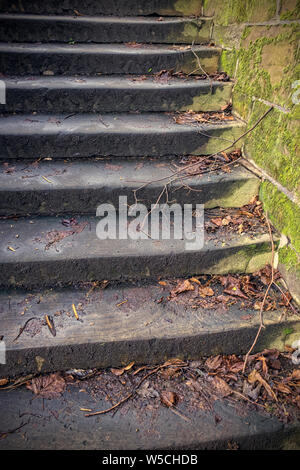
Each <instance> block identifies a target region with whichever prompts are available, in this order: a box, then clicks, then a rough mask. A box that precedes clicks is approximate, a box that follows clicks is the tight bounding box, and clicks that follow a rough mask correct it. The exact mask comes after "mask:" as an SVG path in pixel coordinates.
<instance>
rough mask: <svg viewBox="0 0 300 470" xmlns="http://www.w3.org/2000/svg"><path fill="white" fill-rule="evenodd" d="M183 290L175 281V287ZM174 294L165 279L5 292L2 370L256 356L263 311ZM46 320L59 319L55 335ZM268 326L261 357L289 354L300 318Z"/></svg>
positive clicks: (14, 372)
mask: <svg viewBox="0 0 300 470" xmlns="http://www.w3.org/2000/svg"><path fill="white" fill-rule="evenodd" d="M162 279H164V278H162ZM202 282H203V281H202ZM175 285H176V282H173V286H172V287H173V288H174V286H175ZM195 286H196V284H195ZM210 286H211V288H213V291H214V293H215V296H217V295H219V294H221V292H222V290H221V288H220V284H218V286H219V287H217V283H216V282H215V283H214V282H212V283H211V284H210ZM196 288H197V286H196V287H195V289H196ZM218 289H219V291H218ZM195 293H196V290H195ZM169 294H170V287H163V286H161V285H159V284H158V282H157V281H156V282H154V283H138V284H129V285H122V284H121V285H120V284H119V285H113V284H112V285H111V286H110V285H108V286H107V287H106V288H105V289H103V287H101V285H99V286H98V287H94V288H93V287H92V288H91V284H89V285H85V286H80V287H78V288H76V289H74V288H73V289H72V288H63V289H57V288H56V289H55V288H53V289H50V290H49V289H48V290H44V289H40V290H30V291H21V290H8V291H6V292H5V291H2V293H1V294H0V303H1V330H0V333H1V335H2V336H4V341H5V345H6V364H1V365H0V377H8V376H9V377H16V376H20V375H23V376H26V375H28V374H38V373H47V372H55V371H57V370H68V369H73V368H76V369H78V368H79V369H91V368H94V367H97V368H106V367H119V366H122V365H126V364H128V363H129V362H131V361H135V364H136V365H140V364H157V363H161V362H163V361H165V360H166V359H167V358H171V357H179V358H181V359H184V360H186V359H190V358H193V360H196V359H199V358H200V357H203V356H209V355H211V354H213V355H215V354H246V353H247V352H248V350H249V349H250V347H251V345H252V342H253V339H254V337H255V335H256V332H257V328H258V325H259V321H260V320H259V311H257V310H254V309H253V307H251V306H247V307H245V305H244V307H243V306H242V303H243V302H244V304H245V301H244V300H243V299H239V300H238V301H237V303H236V304H234V302H232V301H231V303H230V307H227V308H226V307H225V306H224V304H222V303H219V304H217V303H216V305H215V307H205V303H206V304H207V302H208V300H211V298H208V297H207V298H206V299H202V300H203V306H201V305H197V300H198V299H199V296H198V297H197V296H195V297H194V300H191V299H192V298H191V296H190V297H189V300H187V297H188V295H189V293H186V294H180V295H179V296H178V297H177V298H175V299H173V300H168V296H169ZM192 294H193V293H192ZM192 294H191V295H192ZM185 295H186V297H184V296H185ZM242 301H243V302H242ZM193 304H196V305H193ZM232 304H233V305H232ZM250 304H251V302H250ZM72 305H74V306H75V310H76V313H77V316H78V320H77V319H76V317H75V314H74V311H73V307H72ZM45 315H48V317H49V316H50V317H52V319H53V322H54V328H55V332H56V335H55V336H53V335H52V334H51V332H50V330H49V328H48V326H47V324H46V320H45ZM30 319H32V320H30ZM283 319H284V320H283ZM29 320H30V321H29ZM26 322H28V323H27V327H26V328H25V330H24V331H23V333H22V334H21V335H20V336H19V337H18V338H17V336H18V334H19V332H20V328H21V327H22V326H24V325H25V323H26ZM264 324H265V325H266V328H265V329H264V330H263V331H262V332H261V335H260V336H259V340H258V342H257V344H256V346H255V351H261V350H262V349H264V348H269V347H272V346H274V344H276V347H278V348H280V349H282V350H283V349H284V335H283V333H282V332H283V331H284V329H286V328H289V329H290V330H294V331H299V325H300V322H299V316H295V315H288V316H286V315H284V310H283V309H282V310H281V309H280V308H279V309H278V310H276V311H271V312H264ZM296 336H297V333H295V337H296ZM16 338H17V339H16ZM289 340H290V338H289ZM0 393H1V392H0Z"/></svg>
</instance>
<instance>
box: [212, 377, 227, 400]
mask: <svg viewBox="0 0 300 470" xmlns="http://www.w3.org/2000/svg"><path fill="white" fill-rule="evenodd" d="M211 383H212V385H213V386H214V388H215V389H216V391H217V394H218V395H220V396H221V397H227V396H229V395H231V394H232V390H231V388H230V387H229V385H228V384H227V383H226V382H225V380H223V379H221V378H220V377H217V376H215V377H213V379H212V381H211Z"/></svg>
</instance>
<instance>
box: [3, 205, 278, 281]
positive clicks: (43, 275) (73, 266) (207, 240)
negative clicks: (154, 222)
mask: <svg viewBox="0 0 300 470" xmlns="http://www.w3.org/2000/svg"><path fill="white" fill-rule="evenodd" d="M102 202H106V201H101V203H102ZM117 209H118V207H117ZM214 216H216V214H215V212H214ZM63 220H65V217H63V218H62V217H54V216H52V217H46V216H45V217H37V218H34V217H30V218H29V217H25V218H18V219H17V220H11V219H4V220H2V221H1V222H0V235H1V245H2V246H1V251H0V263H1V265H2V270H1V272H0V284H1V285H3V286H49V285H58V284H64V285H66V284H68V283H72V284H76V283H78V282H81V281H92V280H100V279H102V280H103V279H110V280H121V279H123V280H125V279H127V280H128V279H146V278H149V279H154V278H157V277H158V276H169V277H172V276H186V275H192V274H224V273H228V272H235V273H241V272H243V273H250V272H253V271H257V270H259V269H261V268H262V267H263V266H264V265H265V264H266V263H267V262H269V261H270V258H271V248H270V237H269V234H268V233H266V228H265V227H263V226H261V225H259V224H258V225H257V224H256V225H253V227H252V229H251V230H250V231H248V232H247V233H244V234H242V235H241V234H239V233H237V232H234V231H232V230H230V229H229V230H225V232H224V233H222V236H220V235H219V234H218V232H213V233H210V231H209V233H208V232H205V231H204V246H203V247H202V248H201V249H200V245H199V243H200V242H199V238H200V231H199V230H198V232H197V233H198V238H197V240H198V242H197V244H196V246H195V244H188V243H189V242H188V241H187V240H184V239H174V238H173V236H172V235H171V237H170V239H158V238H156V236H154V238H151V239H149V238H144V239H140V240H135V239H132V238H129V237H128V238H127V239H126V236H127V231H126V228H127V223H126V221H125V227H124V230H122V232H121V233H122V236H123V237H124V239H119V238H116V239H105V240H103V239H99V238H97V234H96V228H97V224H98V222H99V221H100V218H99V217H96V216H79V217H77V216H76V227H74V226H69V227H66V226H65V225H64V224H63V223H62V221H63ZM143 220H144V217H143ZM117 224H118V218H117ZM149 225H150V224H149ZM172 227H173V225H172V219H171V230H172ZM190 230H191V229H189V233H190ZM145 231H147V228H146V225H144V230H143V232H145ZM117 234H118V229H117ZM190 236H191V235H190ZM274 239H275V237H274ZM276 243H277V241H276Z"/></svg>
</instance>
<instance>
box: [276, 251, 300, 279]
mask: <svg viewBox="0 0 300 470" xmlns="http://www.w3.org/2000/svg"><path fill="white" fill-rule="evenodd" d="M278 254H279V263H281V264H284V265H285V267H286V269H287V270H288V271H294V272H295V271H296V272H297V273H298V277H299V279H300V257H299V256H298V255H297V253H296V251H295V250H293V248H290V247H289V246H284V247H283V248H280V250H279V252H278Z"/></svg>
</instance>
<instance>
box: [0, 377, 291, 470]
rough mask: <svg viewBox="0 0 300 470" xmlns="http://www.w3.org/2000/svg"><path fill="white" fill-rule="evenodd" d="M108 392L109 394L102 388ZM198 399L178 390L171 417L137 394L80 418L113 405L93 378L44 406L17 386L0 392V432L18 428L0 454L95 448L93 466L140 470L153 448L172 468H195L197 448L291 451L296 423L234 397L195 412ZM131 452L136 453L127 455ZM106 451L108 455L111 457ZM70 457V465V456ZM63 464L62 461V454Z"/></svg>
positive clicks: (2, 443) (5, 440) (4, 441)
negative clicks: (115, 465)
mask: <svg viewBox="0 0 300 470" xmlns="http://www.w3.org/2000/svg"><path fill="white" fill-rule="evenodd" d="M116 381H118V379H117V378H115V379H114V380H112V382H113V383H115V382H116ZM97 385H98V386H97ZM163 385H164V386H165V387H169V388H170V387H172V386H173V383H172V382H171V383H170V381H163ZM93 386H94V388H93ZM116 388H117V389H119V388H120V386H119V387H116ZM149 388H150V387H149ZM105 389H106V387H105ZM107 389H109V384H108V385H107ZM124 389H125V387H124ZM108 393H109V395H110V394H111V391H110V389H109V392H108ZM121 393H122V396H125V395H126V393H128V392H126V389H125V390H121ZM120 395H121V394H120ZM190 395H191V396H190ZM198 397H199V393H198V394H197V393H194V394H192V393H191V391H190V389H189V387H187V386H186V395H185V397H184V400H183V402H181V403H179V404H178V405H177V406H176V409H177V411H178V413H179V416H178V414H175V412H172V410H170V409H168V408H167V407H166V406H164V405H163V404H161V403H159V399H156V400H155V399H153V398H150V399H149V398H148V399H147V398H146V399H143V398H141V397H140V396H137V398H135V399H133V400H131V401H128V402H127V403H125V405H122V406H120V407H119V408H118V409H116V410H115V411H114V412H112V413H107V414H103V415H102V416H95V417H90V418H88V417H86V416H85V414H87V412H86V411H82V410H84V409H92V410H95V411H98V410H105V409H107V408H108V407H109V406H111V404H112V403H113V404H114V402H112V400H111V399H110V401H108V398H105V397H104V396H103V393H101V391H100V392H99V382H98V384H97V383H95V380H94V381H92V382H91V383H89V382H80V383H78V384H77V385H73V384H70V385H68V386H67V390H66V391H65V392H64V393H63V395H62V396H61V397H59V398H55V399H52V400H44V401H43V400H42V399H41V398H37V399H33V398H36V396H34V395H33V393H32V391H30V390H27V389H26V387H25V386H23V387H21V388H18V389H16V390H11V391H8V390H3V391H0V406H1V431H2V432H3V433H4V432H5V431H11V430H14V429H18V428H19V427H20V426H22V428H20V429H19V430H17V431H16V432H10V433H8V434H6V435H5V438H3V439H1V440H0V449H1V450H4V451H7V450H21V449H24V450H25V449H26V450H29V449H32V450H46V449H47V450H50V449H51V450H73V451H76V450H95V451H96V452H97V460H98V461H99V462H100V464H101V463H102V462H103V465H104V464H106V463H107V460H108V459H110V458H114V459H116V458H118V459H120V458H122V459H125V458H126V459H129V458H131V459H132V460H133V461H134V463H133V464H132V463H130V464H129V463H128V465H127V462H126V461H125V462H126V463H125V464H124V465H126V466H132V467H133V466H134V467H135V468H138V467H139V465H141V464H140V463H139V462H140V460H142V461H143V465H145V463H146V462H147V455H148V458H149V457H158V455H153V452H154V451H155V450H159V454H160V455H161V454H163V458H164V457H166V454H164V453H163V451H164V450H165V451H166V450H168V456H167V458H166V460H167V462H168V463H171V462H172V459H173V457H174V462H176V463H177V464H178V462H179V459H180V458H181V456H182V455H185V456H186V457H185V459H183V458H182V462H184V464H187V459H189V462H190V461H191V460H190V459H191V455H194V460H193V463H194V464H195V463H197V462H198V464H199V461H200V459H201V458H202V456H201V455H200V453H199V451H200V450H229V449H232V448H237V449H239V450H296V449H299V445H300V444H299V442H300V431H299V421H297V420H293V421H292V422H288V423H286V421H285V422H283V421H282V420H279V419H278V418H277V417H275V416H274V415H271V414H268V413H266V412H265V411H263V410H262V409H261V408H260V407H253V406H252V407H251V405H247V404H245V402H244V403H241V402H240V401H236V397H235V400H232V399H228V398H225V399H224V398H223V399H222V398H218V399H217V400H215V401H214V403H213V404H212V406H211V408H209V409H201V407H200V406H197V403H198V401H199V398H198ZM193 399H194V403H193ZM116 401H118V400H116ZM152 402H154V403H155V404H154V406H153V403H152ZM43 403H44V407H43ZM195 403H196V405H195ZM154 407H155V408H154ZM153 408H154V409H153ZM16 410H18V411H16ZM23 413H25V414H23ZM182 416H183V417H182ZM23 436H26V437H25V438H24V437H23ZM128 449H130V450H131V451H129V450H128ZM174 449H175V450H174ZM186 449H190V450H191V449H194V450H196V452H190V451H186ZM101 450H102V452H101ZM137 450H139V452H134V451H137ZM141 450H144V451H145V453H144V452H141ZM99 451H100V453H99ZM109 451H116V452H115V453H113V454H112V455H111V454H109ZM118 451H119V452H118ZM120 451H122V454H121V452H120ZM149 451H150V452H149ZM160 451H162V452H160ZM197 451H198V452H197ZM146 452H147V453H146ZM228 455H229V454H228ZM236 455H238V454H236ZM278 455H279V454H278V453H277V454H276V458H277V459H278ZM121 456H122V457H121ZM124 456H127V457H124ZM75 457H76V459H77V460H78V454H77V455H76V456H75ZM104 457H105V458H106V460H105V459H104ZM222 457H223V458H224V456H222ZM20 458H21V456H20ZM60 458H62V457H61V456H60ZM67 458H68V461H70V456H68V457H67ZM175 458H176V460H175ZM228 458H231V455H229V457H228ZM22 459H24V456H22ZM134 459H135V460H134ZM196 459H197V462H196ZM123 461H124V460H123ZM158 461H159V460H157V462H158ZM128 462H130V461H129V460H128ZM114 463H116V461H114ZM121 465H122V463H121ZM156 465H157V463H156ZM140 468H141V467H140Z"/></svg>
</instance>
